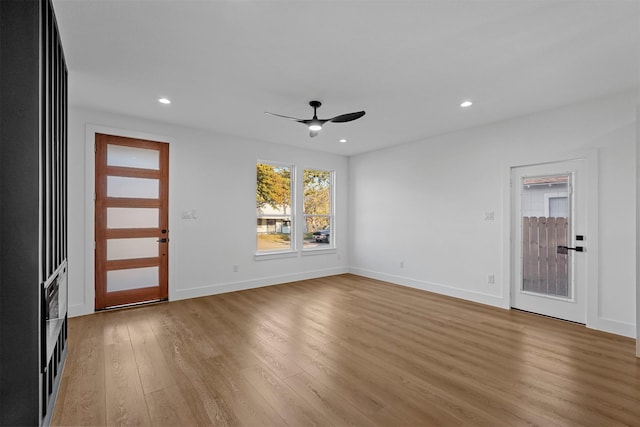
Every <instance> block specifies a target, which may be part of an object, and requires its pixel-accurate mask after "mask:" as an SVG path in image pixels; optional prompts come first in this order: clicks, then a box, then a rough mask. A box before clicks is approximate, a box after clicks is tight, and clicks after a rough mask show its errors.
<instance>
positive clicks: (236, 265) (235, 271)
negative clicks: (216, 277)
mask: <svg viewBox="0 0 640 427" xmlns="http://www.w3.org/2000/svg"><path fill="white" fill-rule="evenodd" d="M233 272H234V273H237V272H238V264H233Z"/></svg>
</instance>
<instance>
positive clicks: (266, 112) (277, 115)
mask: <svg viewBox="0 0 640 427" xmlns="http://www.w3.org/2000/svg"><path fill="white" fill-rule="evenodd" d="M264 113H265V114H268V115H270V116H276V117H282V118H283V119H289V120H295V121H296V122H300V123H302V122H303V120H302V119H296V118H295V117H289V116H283V115H282V114H276V113H270V112H268V111H265V112H264Z"/></svg>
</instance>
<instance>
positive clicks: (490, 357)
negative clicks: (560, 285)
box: [52, 274, 640, 426]
mask: <svg viewBox="0 0 640 427" xmlns="http://www.w3.org/2000/svg"><path fill="white" fill-rule="evenodd" d="M66 363H67V366H66V368H65V370H64V372H63V378H62V384H61V387H60V392H59V396H58V401H57V404H56V408H55V411H54V418H53V421H52V424H53V425H115V424H139V425H148V424H152V425H197V426H200V425H245V426H256V425H273V426H279V425H291V426H298V425H303V424H311V425H340V426H342V425H378V426H399V425H403V426H404V425H411V426H414V425H415V426H418V425H419V426H431V425H443V426H457V425H464V426H467V425H490V426H501V425H505V426H507V425H508V426H518V425H540V426H617V425H629V426H635V425H638V426H640V359H638V358H636V357H635V343H634V341H633V340H631V339H628V338H625V337H620V336H615V335H611V334H606V333H603V332H599V331H593V330H589V329H587V328H585V327H584V326H581V325H576V324H572V323H568V322H562V321H559V320H555V319H550V318H546V317H542V316H537V315H532V314H530V313H524V312H520V311H517V310H502V309H498V308H495V307H489V306H485V305H481V304H476V303H472V302H468V301H462V300H457V299H453V298H449V297H445V296H442V295H436V294H432V293H429V292H423V291H420V290H417V289H411V288H406V287H402V286H397V285H392V284H388V283H385V282H381V281H378V280H372V279H367V278H364V277H359V276H353V275H349V274H345V275H339V276H332V277H324V278H320V279H313V280H304V281H299V282H294V283H289V284H284V285H279V286H269V287H264V288H258V289H252V290H248V291H241V292H232V293H227V294H222V295H214V296H210V297H203V298H197V299H192V300H184V301H175V302H170V303H162V304H158V305H153V306H146V307H139V308H135V309H128V310H120V311H113V312H105V313H99V314H95V315H91V316H85V317H81V318H73V319H70V320H69V353H68V359H67V362H66ZM147 408H148V411H147Z"/></svg>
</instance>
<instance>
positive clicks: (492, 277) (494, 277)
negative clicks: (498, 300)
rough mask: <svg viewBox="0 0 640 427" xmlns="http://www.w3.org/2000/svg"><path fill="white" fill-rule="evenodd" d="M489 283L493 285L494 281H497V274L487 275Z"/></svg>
mask: <svg viewBox="0 0 640 427" xmlns="http://www.w3.org/2000/svg"><path fill="white" fill-rule="evenodd" d="M487 283H489V284H490V285H493V284H494V283H496V276H495V275H493V274H490V275H489V276H487Z"/></svg>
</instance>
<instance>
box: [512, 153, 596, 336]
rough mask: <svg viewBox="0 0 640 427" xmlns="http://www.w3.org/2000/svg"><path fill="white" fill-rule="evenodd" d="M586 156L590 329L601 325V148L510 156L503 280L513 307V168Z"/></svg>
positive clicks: (586, 240)
mask: <svg viewBox="0 0 640 427" xmlns="http://www.w3.org/2000/svg"><path fill="white" fill-rule="evenodd" d="M577 159H584V160H585V163H586V165H585V166H586V170H587V172H586V175H587V179H586V185H585V187H586V188H585V190H586V199H587V200H586V232H585V242H584V243H585V245H584V246H585V247H586V248H587V252H585V253H584V255H585V256H588V264H587V265H588V267H587V272H586V282H587V283H586V285H585V291H586V310H587V312H586V322H587V323H586V325H587V327H589V328H594V329H599V328H598V319H599V313H598V294H599V292H598V289H599V284H598V259H599V257H598V248H599V244H598V151H597V149H592V150H580V151H575V152H570V153H539V154H537V155H528V156H522V157H516V158H512V159H507V160H504V161H503V162H502V173H503V177H502V182H503V186H502V187H503V188H502V190H503V194H502V200H503V204H502V217H503V218H504V222H503V242H502V247H503V251H502V254H503V257H502V259H503V271H502V273H503V275H502V277H504V281H503V282H504V283H503V286H502V306H503V308H506V309H511V289H512V281H513V280H514V278H513V273H514V272H513V268H512V263H513V261H514V259H513V258H514V256H515V254H514V252H515V251H514V248H513V244H514V243H513V242H514V240H515V236H516V232H515V224H514V221H513V219H512V214H511V210H512V206H513V200H512V198H513V197H512V191H511V185H512V183H511V176H512V169H513V168H517V167H522V166H531V165H538V164H544V163H555V162H564V161H569V160H577Z"/></svg>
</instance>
